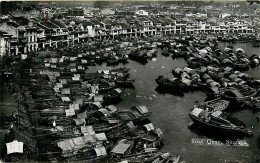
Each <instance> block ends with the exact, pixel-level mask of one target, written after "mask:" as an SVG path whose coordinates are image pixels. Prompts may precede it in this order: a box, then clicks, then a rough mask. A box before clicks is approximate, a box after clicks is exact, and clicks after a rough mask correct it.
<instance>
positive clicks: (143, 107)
mask: <svg viewBox="0 0 260 163" xmlns="http://www.w3.org/2000/svg"><path fill="white" fill-rule="evenodd" d="M135 108H136V109H137V110H138V111H139V112H140V113H142V114H145V113H148V112H149V110H148V108H147V107H146V106H144V105H143V106H136V107H135Z"/></svg>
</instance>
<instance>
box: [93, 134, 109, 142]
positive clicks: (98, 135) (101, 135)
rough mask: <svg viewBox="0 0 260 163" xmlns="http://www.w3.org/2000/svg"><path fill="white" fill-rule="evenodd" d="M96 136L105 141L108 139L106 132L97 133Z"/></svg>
mask: <svg viewBox="0 0 260 163" xmlns="http://www.w3.org/2000/svg"><path fill="white" fill-rule="evenodd" d="M95 138H96V139H97V140H99V141H104V140H107V137H106V134H105V133H98V134H95Z"/></svg>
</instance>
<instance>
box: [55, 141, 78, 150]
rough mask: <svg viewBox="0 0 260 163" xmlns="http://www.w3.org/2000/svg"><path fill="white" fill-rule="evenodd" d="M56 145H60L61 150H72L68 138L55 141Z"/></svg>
mask: <svg viewBox="0 0 260 163" xmlns="http://www.w3.org/2000/svg"><path fill="white" fill-rule="evenodd" d="M57 146H58V147H60V148H61V149H62V151H63V152H65V151H67V150H72V146H71V145H70V143H69V140H64V141H60V142H57ZM73 147H74V146H73Z"/></svg>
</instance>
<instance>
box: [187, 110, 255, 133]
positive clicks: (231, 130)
mask: <svg viewBox="0 0 260 163" xmlns="http://www.w3.org/2000/svg"><path fill="white" fill-rule="evenodd" d="M189 117H190V118H191V120H192V121H193V122H194V123H197V124H198V125H200V126H201V127H203V128H208V129H213V130H217V131H220V132H224V133H226V134H237V135H241V136H252V135H251V134H249V133H248V132H246V131H243V130H238V129H232V128H228V127H221V126H216V125H213V124H209V123H206V122H204V121H202V120H200V119H199V118H197V117H195V116H194V115H192V114H189Z"/></svg>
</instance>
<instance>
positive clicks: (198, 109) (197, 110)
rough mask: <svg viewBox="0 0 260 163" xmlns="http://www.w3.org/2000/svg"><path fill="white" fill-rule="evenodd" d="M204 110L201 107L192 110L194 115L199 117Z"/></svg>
mask: <svg viewBox="0 0 260 163" xmlns="http://www.w3.org/2000/svg"><path fill="white" fill-rule="evenodd" d="M202 111H203V110H202V109H200V108H195V109H193V110H192V112H191V114H192V115H194V116H196V117H198V116H199V114H200V113H201V112H202Z"/></svg>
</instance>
